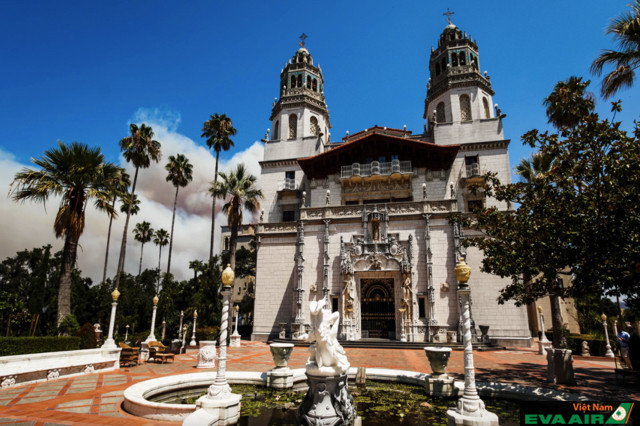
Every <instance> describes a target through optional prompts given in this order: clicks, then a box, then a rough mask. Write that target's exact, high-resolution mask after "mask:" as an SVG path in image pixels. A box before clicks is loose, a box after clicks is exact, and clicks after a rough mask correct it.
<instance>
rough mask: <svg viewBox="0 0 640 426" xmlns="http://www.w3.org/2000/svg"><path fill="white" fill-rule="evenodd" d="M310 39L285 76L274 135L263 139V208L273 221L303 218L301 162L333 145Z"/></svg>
mask: <svg viewBox="0 0 640 426" xmlns="http://www.w3.org/2000/svg"><path fill="white" fill-rule="evenodd" d="M305 38H306V36H305V35H304V34H303V35H302V36H301V39H302V40H303V41H302V42H301V43H300V46H301V47H300V49H298V51H297V52H296V53H295V54H294V55H293V57H292V58H291V59H290V60H289V62H288V63H287V64H286V65H285V67H284V69H283V70H282V71H281V73H280V88H279V92H280V99H276V100H275V101H274V102H273V108H272V110H271V116H270V118H269V119H270V120H271V131H270V132H269V133H268V134H267V136H266V138H265V139H264V140H263V141H264V143H265V147H264V160H263V161H262V162H261V163H260V166H261V168H262V171H261V176H260V181H261V185H262V192H263V194H264V197H265V199H264V202H262V209H263V210H264V216H263V219H264V220H266V221H269V222H291V221H296V220H298V219H299V218H300V206H301V204H302V203H303V202H304V200H303V197H302V194H303V191H305V189H307V188H306V184H307V181H306V180H305V179H304V174H303V173H302V170H301V169H300V165H299V164H298V162H297V159H298V158H304V157H312V156H314V155H317V154H320V153H322V152H324V151H325V149H326V148H327V146H328V144H329V129H330V128H331V124H330V122H329V110H328V108H327V104H326V103H325V100H324V79H323V77H322V69H321V68H320V65H318V66H316V65H314V63H313V57H312V56H311V54H310V53H309V51H308V50H307V48H306V47H305V46H304V39H305Z"/></svg>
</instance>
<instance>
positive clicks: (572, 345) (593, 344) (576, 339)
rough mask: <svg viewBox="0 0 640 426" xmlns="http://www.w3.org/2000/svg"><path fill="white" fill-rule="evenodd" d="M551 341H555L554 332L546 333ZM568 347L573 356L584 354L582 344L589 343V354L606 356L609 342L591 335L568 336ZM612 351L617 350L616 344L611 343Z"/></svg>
mask: <svg viewBox="0 0 640 426" xmlns="http://www.w3.org/2000/svg"><path fill="white" fill-rule="evenodd" d="M546 335H547V337H548V338H549V340H551V341H553V331H547V332H546ZM566 337H567V345H568V346H569V349H571V352H572V353H573V355H581V354H582V342H583V341H586V342H587V343H589V353H590V354H591V355H593V356H604V354H605V352H606V350H607V342H605V341H604V337H601V336H594V335H591V334H567V335H566ZM609 344H611V348H612V350H616V346H615V342H614V341H611V340H610V341H609Z"/></svg>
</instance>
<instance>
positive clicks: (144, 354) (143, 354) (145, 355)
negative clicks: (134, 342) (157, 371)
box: [138, 342, 149, 364]
mask: <svg viewBox="0 0 640 426" xmlns="http://www.w3.org/2000/svg"><path fill="white" fill-rule="evenodd" d="M138 360H139V361H140V363H141V364H144V363H146V362H147V361H148V360H149V343H147V342H141V343H140V356H139V358H138Z"/></svg>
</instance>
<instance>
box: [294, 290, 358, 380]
mask: <svg viewBox="0 0 640 426" xmlns="http://www.w3.org/2000/svg"><path fill="white" fill-rule="evenodd" d="M324 303H325V300H324V299H320V300H318V301H312V302H311V303H310V304H309V311H310V313H311V331H310V332H309V334H304V335H303V336H301V337H302V338H303V339H305V340H307V341H309V342H314V341H315V343H314V344H312V345H311V346H310V347H309V352H310V353H311V355H310V356H309V360H308V361H307V365H306V370H307V373H311V374H313V375H316V376H337V375H340V374H345V373H346V372H347V371H348V370H349V361H348V360H347V356H346V354H345V352H344V348H343V347H342V346H341V345H340V343H338V325H339V319H340V314H339V313H338V312H333V313H332V312H331V311H330V310H329V309H324Z"/></svg>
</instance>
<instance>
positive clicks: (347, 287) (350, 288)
mask: <svg viewBox="0 0 640 426" xmlns="http://www.w3.org/2000/svg"><path fill="white" fill-rule="evenodd" d="M355 287H356V285H355V280H354V279H353V275H351V274H349V275H347V277H346V281H345V282H344V289H343V290H342V297H343V299H342V301H343V306H344V316H345V317H346V318H349V319H351V318H353V304H354V302H355V299H356V289H355Z"/></svg>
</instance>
